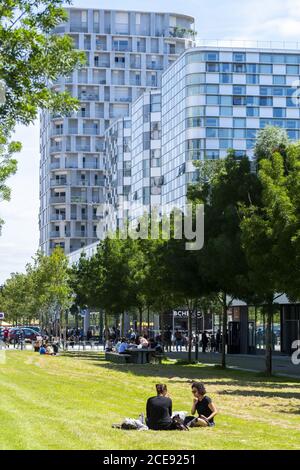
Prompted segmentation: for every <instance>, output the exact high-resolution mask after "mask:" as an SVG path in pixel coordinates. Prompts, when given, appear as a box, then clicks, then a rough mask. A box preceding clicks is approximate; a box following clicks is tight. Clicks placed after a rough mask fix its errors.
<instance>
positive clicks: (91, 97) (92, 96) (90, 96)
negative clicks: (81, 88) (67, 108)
mask: <svg viewBox="0 0 300 470" xmlns="http://www.w3.org/2000/svg"><path fill="white" fill-rule="evenodd" d="M78 99H79V100H81V101H99V95H98V94H96V93H81V94H80V95H79V97H78Z"/></svg>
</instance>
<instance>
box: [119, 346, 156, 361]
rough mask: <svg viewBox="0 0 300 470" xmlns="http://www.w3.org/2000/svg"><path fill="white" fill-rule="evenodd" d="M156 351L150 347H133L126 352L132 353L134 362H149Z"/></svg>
mask: <svg viewBox="0 0 300 470" xmlns="http://www.w3.org/2000/svg"><path fill="white" fill-rule="evenodd" d="M155 353H156V350H155V349H149V348H133V349H127V351H126V354H130V355H131V357H132V362H133V363H134V364H148V363H149V362H150V359H151V358H152V357H153V356H155Z"/></svg>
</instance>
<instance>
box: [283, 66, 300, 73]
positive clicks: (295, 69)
mask: <svg viewBox="0 0 300 470" xmlns="http://www.w3.org/2000/svg"><path fill="white" fill-rule="evenodd" d="M286 73H287V74H288V75H299V66H298V65H287V66H286Z"/></svg>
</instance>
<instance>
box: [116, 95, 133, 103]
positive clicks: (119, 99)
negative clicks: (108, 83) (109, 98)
mask: <svg viewBox="0 0 300 470" xmlns="http://www.w3.org/2000/svg"><path fill="white" fill-rule="evenodd" d="M115 101H117V102H120V103H128V102H130V101H132V98H131V96H115Z"/></svg>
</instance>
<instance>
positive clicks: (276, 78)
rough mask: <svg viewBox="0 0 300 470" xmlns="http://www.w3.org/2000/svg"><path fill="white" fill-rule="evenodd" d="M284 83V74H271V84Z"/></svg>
mask: <svg viewBox="0 0 300 470" xmlns="http://www.w3.org/2000/svg"><path fill="white" fill-rule="evenodd" d="M285 83H286V79H285V75H274V76H273V85H285Z"/></svg>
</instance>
